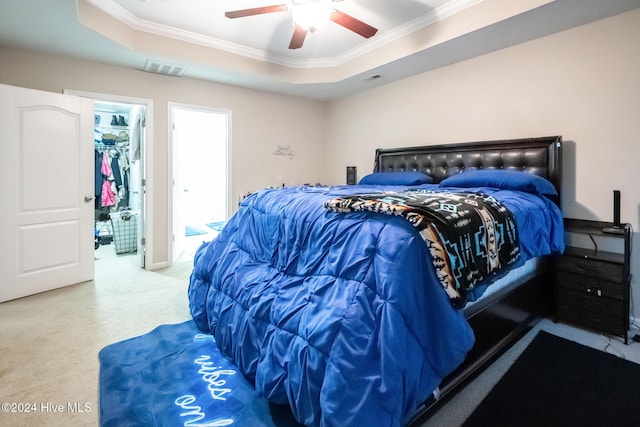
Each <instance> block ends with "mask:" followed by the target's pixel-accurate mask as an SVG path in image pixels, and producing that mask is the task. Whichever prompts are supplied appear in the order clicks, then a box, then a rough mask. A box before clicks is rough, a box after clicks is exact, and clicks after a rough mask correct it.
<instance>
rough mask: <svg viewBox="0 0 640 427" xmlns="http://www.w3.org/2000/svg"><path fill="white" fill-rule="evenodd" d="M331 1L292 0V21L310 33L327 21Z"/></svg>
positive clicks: (330, 11)
mask: <svg viewBox="0 0 640 427" xmlns="http://www.w3.org/2000/svg"><path fill="white" fill-rule="evenodd" d="M331 3H332V0H293V8H292V12H291V13H292V15H293V22H294V23H295V24H296V25H299V26H301V27H302V28H304V29H305V30H307V31H309V32H310V33H313V32H316V31H318V30H320V29H322V27H324V25H325V24H326V23H327V22H329V18H330V17H331V13H332V12H333V8H332V6H331Z"/></svg>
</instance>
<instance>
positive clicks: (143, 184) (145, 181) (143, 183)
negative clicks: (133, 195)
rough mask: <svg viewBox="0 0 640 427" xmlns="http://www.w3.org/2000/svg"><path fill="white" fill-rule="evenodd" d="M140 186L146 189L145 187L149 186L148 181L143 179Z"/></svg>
mask: <svg viewBox="0 0 640 427" xmlns="http://www.w3.org/2000/svg"><path fill="white" fill-rule="evenodd" d="M140 185H142V186H143V187H144V186H145V185H147V180H146V179H144V178H142V179H141V180H140Z"/></svg>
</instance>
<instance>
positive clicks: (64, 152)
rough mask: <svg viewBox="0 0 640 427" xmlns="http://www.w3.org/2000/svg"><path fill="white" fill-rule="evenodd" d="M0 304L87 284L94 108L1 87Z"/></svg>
mask: <svg viewBox="0 0 640 427" xmlns="http://www.w3.org/2000/svg"><path fill="white" fill-rule="evenodd" d="M0 129H2V135H3V137H2V155H1V156H0V189H1V190H2V191H1V192H0V194H2V202H3V207H2V209H0V302H2V301H7V300H10V299H15V298H20V297H23V296H27V295H31V294H35V293H38V292H43V291H47V290H50V289H55V288H59V287H62V286H67V285H71V284H74V283H79V282H83V281H87V280H91V279H93V275H94V235H93V209H94V202H93V192H94V190H93V185H94V184H93V164H94V162H93V153H92V147H93V144H92V141H93V101H92V100H89V99H84V98H80V97H75V96H69V95H61V94H56V93H52V92H43V91H36V90H32V89H24V88H18V87H13V86H7V85H0Z"/></svg>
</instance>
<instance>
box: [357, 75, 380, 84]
mask: <svg viewBox="0 0 640 427" xmlns="http://www.w3.org/2000/svg"><path fill="white" fill-rule="evenodd" d="M381 77H382V76H381V75H380V74H373V75H371V76H368V77H365V78H364V79H362V81H363V82H370V81H373V80H378V79H379V78H381Z"/></svg>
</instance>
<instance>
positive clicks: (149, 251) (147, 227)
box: [63, 89, 170, 270]
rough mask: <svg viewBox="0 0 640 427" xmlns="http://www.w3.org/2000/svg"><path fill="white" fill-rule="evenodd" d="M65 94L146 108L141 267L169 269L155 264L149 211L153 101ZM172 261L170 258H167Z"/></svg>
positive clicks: (151, 187) (110, 96)
mask: <svg viewBox="0 0 640 427" xmlns="http://www.w3.org/2000/svg"><path fill="white" fill-rule="evenodd" d="M63 93H65V94H69V95H76V96H82V97H85V98H91V99H93V100H97V101H108V102H115V103H122V104H137V105H143V106H144V107H145V108H146V114H145V118H146V126H145V141H143V143H142V147H140V150H141V158H142V176H141V177H140V178H141V179H143V180H144V183H145V184H144V185H143V186H142V187H141V188H142V199H143V202H142V211H141V212H140V217H139V218H138V219H139V221H140V222H141V223H142V224H141V227H140V228H141V231H142V235H141V236H138V241H140V239H144V242H145V243H144V248H145V250H144V252H143V253H141V254H139V255H140V266H143V267H144V268H145V269H146V270H156V269H159V268H163V267H167V266H168V264H167V263H160V264H153V263H149V261H151V262H153V260H154V259H155V257H154V256H153V240H154V239H153V215H150V214H149V210H150V209H153V182H154V180H153V176H154V174H153V172H154V169H153V162H151V159H153V100H151V99H147V98H135V97H131V96H122V95H113V94H108V93H99V92H88V91H81V90H73V89H64V90H63ZM167 259H170V258H167Z"/></svg>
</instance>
